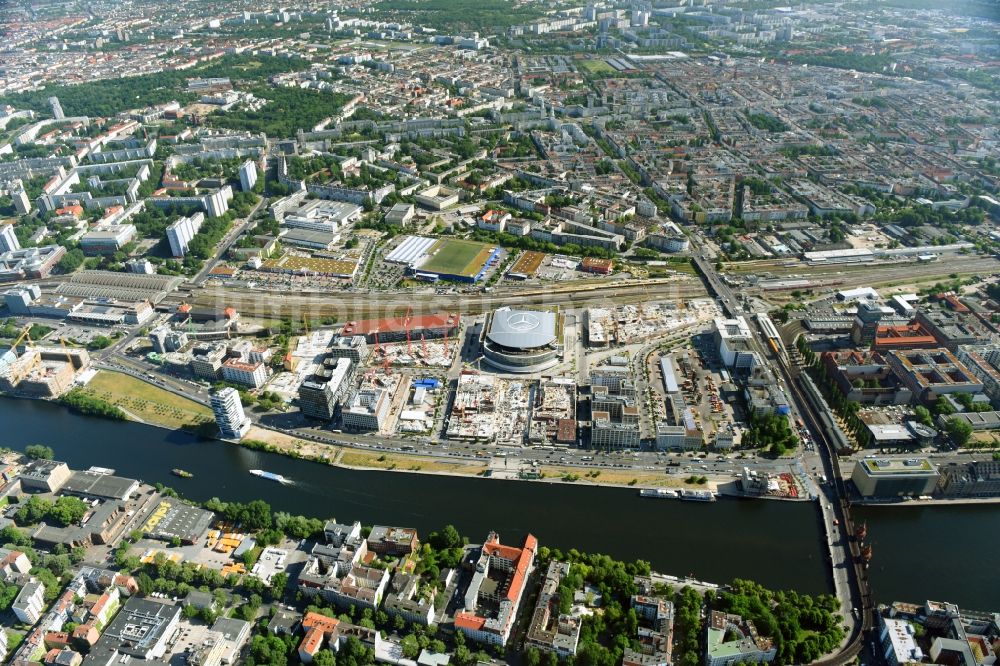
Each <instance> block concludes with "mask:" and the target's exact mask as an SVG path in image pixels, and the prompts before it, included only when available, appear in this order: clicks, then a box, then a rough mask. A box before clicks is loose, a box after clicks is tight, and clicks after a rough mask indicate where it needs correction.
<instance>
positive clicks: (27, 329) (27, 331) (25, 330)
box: [10, 323, 34, 354]
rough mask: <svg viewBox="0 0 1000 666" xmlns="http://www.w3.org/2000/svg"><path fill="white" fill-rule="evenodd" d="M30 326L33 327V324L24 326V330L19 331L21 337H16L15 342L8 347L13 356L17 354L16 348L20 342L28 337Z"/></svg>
mask: <svg viewBox="0 0 1000 666" xmlns="http://www.w3.org/2000/svg"><path fill="white" fill-rule="evenodd" d="M32 326H34V324H31V323H29V324H28V325H27V326H25V327H24V329H23V330H22V331H21V335H19V336H17V340H14V344H12V345H11V346H10V348H11V350H12V351H13V352H14V353H15V354H16V353H17V346H18V345H19V344H21V341H22V340H24V339H25V338H26V337H27V336H28V333H31V327H32Z"/></svg>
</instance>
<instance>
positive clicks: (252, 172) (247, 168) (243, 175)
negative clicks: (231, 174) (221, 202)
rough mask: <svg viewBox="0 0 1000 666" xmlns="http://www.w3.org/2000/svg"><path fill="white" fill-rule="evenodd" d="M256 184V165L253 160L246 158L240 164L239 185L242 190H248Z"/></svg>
mask: <svg viewBox="0 0 1000 666" xmlns="http://www.w3.org/2000/svg"><path fill="white" fill-rule="evenodd" d="M256 184H257V165H256V164H254V163H253V160H247V161H246V162H244V163H243V164H242V165H240V187H242V188H243V191H244V192H249V191H250V190H252V189H253V186H254V185H256Z"/></svg>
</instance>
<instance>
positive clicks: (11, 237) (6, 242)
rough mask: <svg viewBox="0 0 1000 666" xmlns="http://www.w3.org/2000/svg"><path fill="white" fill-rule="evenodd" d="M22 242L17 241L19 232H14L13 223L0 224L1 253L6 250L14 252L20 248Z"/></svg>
mask: <svg viewBox="0 0 1000 666" xmlns="http://www.w3.org/2000/svg"><path fill="white" fill-rule="evenodd" d="M20 249H21V244H20V243H18V242H17V234H15V233H14V225H13V224H2V225H0V254H3V253H4V252H14V251H15V250H20Z"/></svg>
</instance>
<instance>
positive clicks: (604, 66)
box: [577, 60, 615, 74]
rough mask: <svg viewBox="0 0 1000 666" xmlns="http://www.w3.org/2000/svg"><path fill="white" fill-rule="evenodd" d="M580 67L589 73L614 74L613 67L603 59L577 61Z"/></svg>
mask: <svg viewBox="0 0 1000 666" xmlns="http://www.w3.org/2000/svg"><path fill="white" fill-rule="evenodd" d="M577 65H578V66H579V67H580V69H584V70H586V71H588V72H590V73H591V74H614V73H615V68H614V67H612V66H611V65H609V64H608V63H606V62H605V61H603V60H584V61H582V62H579V63H577Z"/></svg>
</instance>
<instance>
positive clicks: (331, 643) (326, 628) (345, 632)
mask: <svg viewBox="0 0 1000 666" xmlns="http://www.w3.org/2000/svg"><path fill="white" fill-rule="evenodd" d="M302 629H303V630H304V631H305V632H306V635H305V637H303V639H302V642H301V643H299V661H301V662H302V663H304V664H308V663H311V662H312V660H313V657H315V656H316V653H317V652H319V651H320V650H321V649H323V646H324V645H326V646H327V647H329V648H330V649H331V650H333V651H337V650H339V649H340V644H341V642H342V640H345V639H347V638H349V637H351V636H354V637H355V638H357V639H359V640H360V641H361V642H362V643H365V644H367V645H369V646H371V647H373V648H374V649H375V650H376V651H377V650H378V649H379V645H380V644H381V642H382V639H381V636H380V635H379V632H378V631H375V630H374V629H367V628H365V627H361V626H358V625H356V624H351V623H349V622H341V621H340V620H338V619H336V618H333V617H327V616H326V615H321V614H319V613H313V612H309V613H306V615H305V617H303V618H302Z"/></svg>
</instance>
